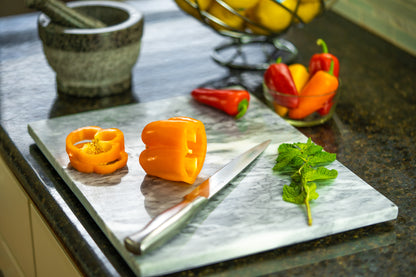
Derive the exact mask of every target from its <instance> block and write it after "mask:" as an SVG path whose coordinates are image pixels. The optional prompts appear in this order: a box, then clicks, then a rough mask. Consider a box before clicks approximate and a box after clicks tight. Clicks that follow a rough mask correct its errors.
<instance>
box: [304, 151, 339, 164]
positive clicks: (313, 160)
mask: <svg viewBox="0 0 416 277" xmlns="http://www.w3.org/2000/svg"><path fill="white" fill-rule="evenodd" d="M336 158H337V155H336V154H334V153H328V152H319V153H316V154H315V155H313V156H311V157H310V158H309V163H310V165H311V166H317V165H322V164H328V163H332V162H333V161H335V160H336Z"/></svg>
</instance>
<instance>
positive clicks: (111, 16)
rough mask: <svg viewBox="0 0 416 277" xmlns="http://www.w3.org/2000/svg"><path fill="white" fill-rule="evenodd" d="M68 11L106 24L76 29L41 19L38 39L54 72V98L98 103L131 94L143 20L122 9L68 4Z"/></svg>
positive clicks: (123, 6)
mask: <svg viewBox="0 0 416 277" xmlns="http://www.w3.org/2000/svg"><path fill="white" fill-rule="evenodd" d="M69 6H70V7H72V8H74V9H75V10H79V11H80V12H82V13H85V14H87V15H89V16H91V17H93V18H98V19H100V20H101V21H103V22H104V23H105V24H107V27H105V28H97V29H76V28H67V27H63V26H60V25H57V24H55V23H53V22H51V21H50V19H49V18H48V17H47V16H46V15H45V14H41V15H40V16H39V19H38V32H39V37H40V38H41V40H42V42H43V50H44V53H45V56H46V58H47V60H48V63H49V65H50V66H51V67H52V68H53V69H54V70H55V72H56V83H57V88H58V93H62V94H68V95H72V96H78V97H103V96H109V95H114V94H120V93H123V92H126V91H128V90H130V89H131V78H132V74H131V71H132V68H133V66H134V65H135V63H136V61H137V59H138V57H139V53H140V48H141V37H142V34H143V24H144V21H143V16H142V14H141V13H140V12H139V11H137V10H136V9H135V8H133V7H131V6H130V5H127V4H125V3H119V2H111V1H109V2H106V1H101V2H100V1H92V2H91V1H86V2H72V3H69Z"/></svg>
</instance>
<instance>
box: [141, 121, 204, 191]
mask: <svg viewBox="0 0 416 277" xmlns="http://www.w3.org/2000/svg"><path fill="white" fill-rule="evenodd" d="M142 141H143V143H144V144H145V145H146V149H145V150H144V151H143V152H142V153H141V154H140V158H139V162H140V165H141V166H142V168H143V169H144V171H146V173H147V174H149V175H152V176H156V177H160V178H163V179H166V180H171V181H183V182H185V183H189V184H193V183H194V182H195V179H196V177H197V176H198V174H199V172H200V171H201V169H202V166H203V164H204V161H205V155H206V152H207V137H206V133H205V127H204V124H203V123H202V122H201V121H199V120H196V119H193V118H190V117H173V118H170V119H167V120H159V121H154V122H151V123H149V124H148V125H146V126H145V128H144V129H143V131H142Z"/></svg>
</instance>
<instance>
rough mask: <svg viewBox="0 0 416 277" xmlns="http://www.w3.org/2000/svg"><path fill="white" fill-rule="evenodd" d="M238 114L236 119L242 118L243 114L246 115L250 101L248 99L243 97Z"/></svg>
mask: <svg viewBox="0 0 416 277" xmlns="http://www.w3.org/2000/svg"><path fill="white" fill-rule="evenodd" d="M237 109H238V114H237V115H236V116H235V119H239V118H241V117H242V116H243V115H245V113H246V111H247V109H248V101H247V99H243V100H241V101H240V103H238V107H237Z"/></svg>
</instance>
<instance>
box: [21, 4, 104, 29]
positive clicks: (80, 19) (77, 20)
mask: <svg viewBox="0 0 416 277" xmlns="http://www.w3.org/2000/svg"><path fill="white" fill-rule="evenodd" d="M26 5H27V6H28V7H29V8H33V9H37V10H40V11H42V12H43V13H45V14H46V15H48V16H49V18H50V19H51V20H52V21H53V22H55V23H56V24H59V25H62V26H65V27H70V28H79V29H93V28H103V27H106V25H105V24H104V23H103V22H101V21H100V20H98V19H95V18H93V17H90V16H87V15H84V14H82V13H80V12H78V11H76V10H75V9H71V8H70V7H68V6H66V5H65V3H63V2H61V1H59V0H26Z"/></svg>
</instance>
